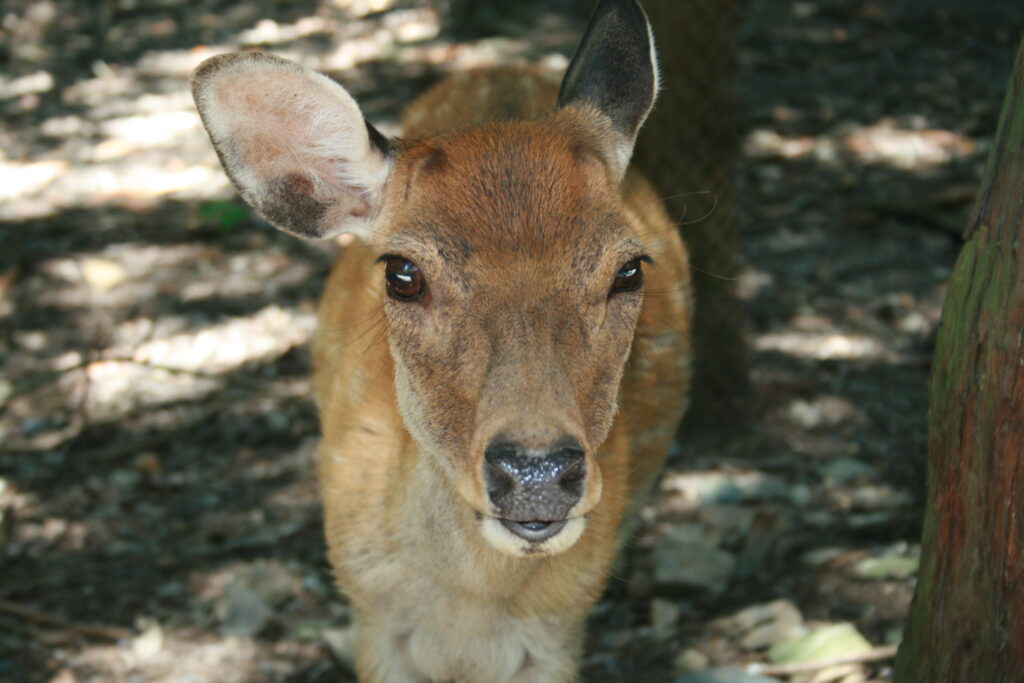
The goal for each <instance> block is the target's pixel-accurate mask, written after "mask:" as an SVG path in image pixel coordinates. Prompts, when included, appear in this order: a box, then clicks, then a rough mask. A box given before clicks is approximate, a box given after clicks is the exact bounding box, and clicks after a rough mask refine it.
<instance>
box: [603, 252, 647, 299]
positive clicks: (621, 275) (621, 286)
mask: <svg viewBox="0 0 1024 683" xmlns="http://www.w3.org/2000/svg"><path fill="white" fill-rule="evenodd" d="M643 260H644V258H643V257H639V258H635V259H633V260H631V261H627V262H626V263H624V264H623V266H622V267H621V268H619V272H617V273H615V280H614V281H613V282H612V290H611V291H610V292H609V293H608V296H612V295H614V294H619V293H620V292H634V291H636V290H638V289H640V286H641V285H643V283H644V271H643V267H642V266H641V265H640V262H641V261H643Z"/></svg>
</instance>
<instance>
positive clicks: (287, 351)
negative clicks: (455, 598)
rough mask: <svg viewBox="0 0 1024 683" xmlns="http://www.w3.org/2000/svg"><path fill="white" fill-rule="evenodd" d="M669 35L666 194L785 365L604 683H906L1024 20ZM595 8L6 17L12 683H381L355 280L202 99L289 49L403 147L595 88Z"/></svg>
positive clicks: (683, 493) (743, 12) (3, 225)
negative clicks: (978, 210) (321, 463)
mask: <svg viewBox="0 0 1024 683" xmlns="http://www.w3.org/2000/svg"><path fill="white" fill-rule="evenodd" d="M651 4H652V8H651V9H652V17H654V19H655V30H656V32H657V35H658V40H659V41H660V42H661V44H662V46H663V48H662V49H663V54H665V55H666V56H667V57H668V58H669V61H670V62H671V63H672V64H673V65H674V66H673V70H672V71H671V73H668V74H667V75H666V79H667V80H666V82H667V85H668V86H670V87H669V90H668V92H667V93H666V96H665V99H663V101H662V104H661V105H660V107H659V109H658V110H657V111H656V113H655V117H660V118H656V119H655V120H652V123H651V125H650V126H649V127H648V130H647V131H646V133H647V135H648V137H647V138H644V139H643V140H642V141H641V143H640V146H641V147H640V160H641V161H645V160H647V161H650V162H651V163H652V164H655V165H657V169H655V171H654V173H653V174H652V175H653V176H655V179H656V180H657V181H658V183H659V190H660V191H661V192H662V193H663V194H664V195H665V197H666V202H667V205H668V206H669V207H670V210H671V211H672V213H673V215H674V217H676V218H677V219H678V220H679V221H680V224H681V228H680V229H681V230H682V231H683V234H684V236H687V238H688V239H691V240H692V241H693V242H694V243H697V242H698V241H700V240H702V239H705V237H706V236H707V233H708V232H710V233H711V234H712V235H713V234H715V231H720V232H721V235H722V239H721V240H720V242H722V243H724V244H726V245H728V248H727V249H726V253H725V254H724V255H721V254H720V255H719V256H718V257H717V258H718V260H717V261H716V260H715V259H714V258H712V259H711V260H709V261H707V262H700V263H698V268H699V270H698V272H697V274H696V277H697V279H698V287H703V288H708V289H709V291H711V290H713V289H714V288H715V284H714V283H715V282H719V283H726V285H725V286H724V288H725V289H726V290H728V291H726V292H725V294H723V295H721V296H719V295H718V294H713V295H711V296H709V298H708V299H706V302H705V303H704V305H705V311H712V312H714V311H717V313H714V316H713V317H715V319H716V320H718V321H719V323H709V324H708V326H707V329H712V328H713V329H715V330H717V328H716V327H714V325H715V324H724V326H725V327H726V328H729V329H726V330H725V332H723V333H722V334H725V335H726V336H728V335H730V334H731V335H734V337H735V335H736V333H737V331H739V330H745V333H746V338H747V341H748V343H749V347H748V348H749V350H748V351H747V352H746V354H743V353H742V352H740V353H739V356H742V357H739V356H737V357H735V358H732V357H727V363H726V365H727V366H728V367H734V368H739V369H740V371H737V372H734V374H733V376H732V377H731V378H730V376H729V374H728V372H726V373H724V374H722V373H719V375H718V377H719V380H718V382H719V383H718V385H717V386H718V390H717V393H716V392H715V391H711V392H710V393H707V392H706V393H705V394H704V395H701V394H698V396H697V398H696V401H698V405H697V410H696V411H695V415H696V416H700V417H701V418H702V419H699V420H697V419H695V420H691V424H690V425H689V427H688V429H687V430H685V431H684V432H683V435H682V437H681V438H680V441H679V444H678V447H677V448H676V449H675V450H674V452H673V453H672V455H671V458H670V461H669V465H668V468H667V471H666V473H665V476H664V478H663V480H662V483H661V485H660V487H659V489H658V491H657V492H656V494H655V496H654V497H653V498H652V500H651V503H650V505H648V506H647V508H645V510H644V511H643V518H642V520H641V524H640V527H639V533H638V534H637V536H636V538H635V539H634V540H633V542H632V543H631V544H630V546H629V547H628V549H627V553H626V557H625V558H623V560H622V561H621V562H620V563H619V565H618V569H617V570H616V577H615V580H614V581H613V583H612V585H611V587H610V589H609V591H608V594H607V595H606V596H605V598H604V599H603V600H602V601H601V602H600V604H599V605H598V607H597V609H596V610H595V612H594V614H593V616H592V618H591V621H590V625H589V631H588V645H587V653H586V658H585V664H584V670H583V680H585V681H645V682H646V681H651V682H659V681H671V682H679V683H682V682H685V683H701V682H704V683H709V682H710V683H714V682H715V681H719V682H724V681H740V682H741V683H742V682H743V681H749V682H750V683H754V682H756V681H761V682H762V683H763V682H764V681H772V680H778V681H795V682H803V683H827V682H828V681H841V682H843V683H863V682H865V681H887V680H889V677H890V673H891V671H890V666H891V662H892V660H891V657H892V652H893V650H894V647H893V646H894V645H895V644H897V643H898V642H899V640H900V637H901V625H902V619H903V616H904V614H905V612H906V610H907V608H908V606H909V602H910V598H911V596H912V594H913V585H914V574H915V571H916V568H917V553H918V536H919V533H920V522H921V508H922V504H923V481H924V480H923V474H924V465H925V433H924V415H925V411H926V408H927V376H928V370H929V358H930V354H931V348H932V342H933V338H934V335H935V331H936V326H937V323H938V319H939V314H940V308H941V304H942V298H943V292H944V286H945V282H946V280H947V278H948V277H949V274H950V272H951V269H952V265H953V262H954V259H955V257H956V254H957V251H958V248H959V245H960V232H961V230H962V228H963V227H964V225H965V222H966V218H967V213H968V210H969V208H970V205H971V202H972V201H973V198H974V194H975V192H976V190H977V186H978V182H979V176H980V172H981V168H982V166H983V164H984V161H985V158H986V154H987V151H988V147H989V145H990V143H991V139H992V137H993V135H994V133H995V126H996V122H997V116H998V111H999V107H1000V104H1001V101H1002V97H1003V93H1004V90H1005V85H1006V81H1007V78H1008V76H1009V70H1010V67H1011V62H1012V58H1013V55H1014V53H1015V50H1016V47H1017V41H1018V40H1019V39H1020V35H1021V29H1022V26H1024V16H1022V13H1021V7H1020V4H1019V1H1018V0H989V1H988V2H986V3H976V2H968V1H967V0H933V1H932V2H929V3H921V2H915V1H913V0H905V1H898V0H889V1H884V0H820V1H812V0H805V1H790V0H741V1H740V2H736V3H734V2H707V1H704V0H692V1H690V2H685V3H684V2H679V3H678V4H673V3H665V2H659V1H658V0H652V2H651ZM654 5H657V7H654ZM590 6H591V3H590V2H587V1H586V0H546V1H544V2H541V1H536V0H525V1H521V2H513V1H512V0H491V1H487V0H447V1H446V2H428V1H427V0H294V1H283V0H259V1H255V0H254V1H250V2H227V1H222V0H150V1H148V2H141V1H140V0H102V1H98V2H72V1H71V0H42V1H35V2H28V1H26V0H7V1H6V2H5V3H4V5H3V6H2V8H0V65H2V68H0V112H2V122H0V680H3V681H18V682H20V681H50V682H52V683H73V682H75V681H131V682H136V681H137V682H140V683H142V682H149V681H175V682H182V683H185V682H189V683H204V682H207V681H209V682H218V683H228V682H232V681H268V682H269V681H293V682H296V683H298V682H313V681H317V682H319V681H324V682H326V681H346V680H354V677H353V676H352V674H351V669H350V666H351V664H350V642H351V629H350V628H349V620H350V615H349V610H348V608H347V607H346V604H345V601H344V599H343V598H342V597H340V596H339V595H338V593H337V591H336V590H335V589H334V587H333V586H332V583H331V578H330V574H329V571H328V568H327V564H326V560H325V557H324V547H323V543H322V539H321V532H320V511H319V504H318V501H317V496H316V487H315V482H314V480H313V475H312V472H311V457H312V453H313V452H314V450H315V446H316V442H317V421H316V414H315V410H314V408H313V406H312V404H311V402H310V400H309V395H310V381H309V372H310V363H309V355H308V351H307V349H306V342H307V341H308V340H309V337H310V334H311V332H312V330H313V327H314V323H315V307H316V301H317V297H318V294H319V291H320V289H321V287H322V282H323V278H324V275H325V274H326V272H327V270H328V268H329V267H330V264H331V261H332V251H331V248H330V247H328V246H323V245H313V244H309V243H304V242H301V241H298V240H295V239H291V238H288V237H286V236H284V235H281V234H279V233H277V232H275V231H274V230H272V229H271V228H270V227H268V226H267V225H266V224H265V223H263V222H262V221H261V220H259V219H258V218H256V217H254V216H253V215H252V214H251V213H250V212H249V211H248V210H247V209H246V208H245V206H243V205H242V204H241V203H240V202H239V201H238V199H237V197H236V196H235V194H234V192H233V190H232V188H231V187H230V185H229V183H228V181H227V179H226V178H225V176H224V174H223V172H222V171H221V169H220V166H219V164H218V162H217V159H216V156H215V154H214V152H213V149H212V148H211V146H210V144H209V142H208V139H207V137H206V135H205V133H204V132H203V131H202V128H201V125H200V123H199V118H198V116H197V115H196V113H195V110H194V108H193V105H192V100H191V97H190V95H189V91H188V77H189V73H190V72H191V70H192V69H193V68H194V67H195V66H196V65H197V64H198V63H199V62H200V61H202V60H203V59H205V58H206V57H208V56H210V55H212V54H215V53H218V52H223V51H230V50H237V49H265V50H272V51H274V52H275V53H277V54H280V55H283V56H285V57H289V58H292V59H295V60H298V61H301V62H302V63H304V64H306V65H308V66H310V67H312V68H315V69H319V70H322V71H325V72H327V73H329V74H331V75H332V76H334V77H336V78H337V79H338V80H340V81H341V82H343V83H344V85H345V86H346V87H347V88H348V89H349V90H350V91H351V92H352V93H353V94H354V95H355V96H356V98H357V99H358V100H359V101H360V103H361V105H362V106H363V109H364V111H365V113H366V114H367V116H368V117H369V118H370V119H371V121H372V122H373V123H374V124H375V125H376V126H378V127H379V128H380V129H381V130H382V131H384V132H385V133H387V134H392V135H394V134H398V133H399V131H398V128H397V123H396V122H397V118H398V113H399V111H400V108H401V106H402V104H403V103H404V102H407V101H408V100H409V99H410V98H411V97H413V96H414V95H415V94H416V93H418V92H420V91H421V90H423V89H424V88H425V87H426V86H428V85H429V84H431V83H433V82H435V81H436V80H437V79H439V78H441V77H443V76H444V75H445V74H448V73H451V72H453V71H458V70H461V69H466V68H471V67H475V66H482V65H488V64H498V63H518V62H542V63H545V64H547V65H548V66H550V67H552V68H564V66H565V65H566V64H567V63H568V57H569V56H571V53H572V50H573V49H574V48H575V45H576V43H577V41H578V39H579V37H580V35H581V32H582V28H583V25H584V23H585V20H586V16H587V13H588V12H589V9H590ZM666 8H667V9H666ZM677 10H678V11H677ZM680 64H686V67H685V68H682V67H680V66H679V65H680ZM688 84H689V85H688ZM680 135H681V136H682V137H681V138H680V137H679V136H680ZM687 136H688V137H687ZM659 148H660V149H661V150H663V151H664V150H667V151H668V152H669V153H670V156H671V160H670V161H657V154H656V151H657V150H658V149H659ZM652 150H653V151H652ZM652 160H654V161H652ZM670 164H675V166H674V167H673V168H674V169H675V170H674V171H672V172H671V173H669V172H666V171H665V169H667V168H669V166H670ZM658 169H660V170H658ZM701 231H704V235H703V236H702V234H701ZM737 234H738V235H739V240H738V244H739V246H738V251H734V246H733V245H734V242H735V241H736V235H737ZM723 264H724V265H723ZM723 297H724V298H723ZM722 302H725V303H722ZM722 321H725V322H724V323H722ZM713 334H718V332H717V331H716V332H714V333H713ZM730 344H732V342H730V341H729V340H728V339H723V341H722V342H721V344H720V346H721V347H722V348H723V349H724V350H726V351H728V347H730ZM714 346H715V344H714V339H713V338H712V343H711V344H710V347H711V348H714ZM730 353H735V351H732V352H730ZM714 363H715V359H714V358H711V357H707V358H702V359H701V360H700V365H699V368H698V369H699V370H700V371H701V372H704V369H705V367H709V368H710V367H713V366H714ZM705 364H706V365H705ZM748 364H749V382H748V381H747V379H746V377H747V376H746V373H745V372H744V371H743V368H745V367H747V365H748ZM722 377H725V378H726V379H725V381H724V384H723V381H722V379H721V378H722ZM708 386H712V387H713V386H716V385H715V383H714V381H712V382H710V383H709V384H708ZM730 387H734V388H735V391H734V392H731V391H730ZM733 399H735V400H733ZM694 422H696V423H697V424H693V423H694ZM837 656H843V657H853V658H855V659H857V660H859V661H856V662H852V663H846V664H839V665H832V666H823V665H821V664H820V661H821V660H822V659H829V658H834V657H837ZM728 667H731V669H729V668H728Z"/></svg>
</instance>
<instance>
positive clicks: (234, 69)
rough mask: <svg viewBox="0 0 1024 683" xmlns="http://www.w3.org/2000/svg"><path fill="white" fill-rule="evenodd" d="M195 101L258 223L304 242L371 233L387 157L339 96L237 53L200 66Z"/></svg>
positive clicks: (272, 62)
mask: <svg viewBox="0 0 1024 683" xmlns="http://www.w3.org/2000/svg"><path fill="white" fill-rule="evenodd" d="M192 96H193V97H194V98H195V101H196V106H197V107H198V109H199V115H200V117H201V118H202V120H203V125H204V126H205V127H206V131H207V132H208V133H209V134H210V140H212V141H213V146H214V148H215V149H216V150H217V154H218V156H219V157H220V161H221V163H222V164H223V165H224V170H225V171H227V174H228V177H229V178H231V181H232V182H233V183H234V184H235V187H236V188H238V191H239V193H241V195H242V197H243V198H244V199H245V200H246V201H247V202H248V203H249V205H250V206H252V207H253V208H254V209H256V211H258V212H259V213H260V214H261V215H262V216H263V217H264V218H266V219H267V220H268V221H270V222H271V223H273V224H274V225H275V226H277V227H278V228H280V229H281V230H284V231H285V232H290V233H292V234H294V235H298V236H300V237H311V238H317V239H323V238H327V237H333V236H335V235H338V234H340V233H343V232H348V233H354V234H361V235H365V234H366V233H367V232H368V231H369V228H370V223H371V221H372V219H373V216H374V215H375V214H376V212H377V210H378V209H379V208H380V201H381V194H382V189H383V186H384V182H385V181H386V180H387V177H388V174H389V173H390V171H391V161H392V155H393V152H392V148H391V145H390V143H389V142H388V141H387V139H386V138H384V136H382V135H381V134H380V133H378V132H377V131H376V130H375V129H374V128H373V127H372V126H371V125H370V124H369V123H368V122H367V121H366V120H365V119H364V118H363V115H362V113H361V112H360V111H359V106H358V105H357V104H356V101H355V100H354V99H352V96H351V95H349V94H348V93H347V92H346V91H345V89H344V88H342V87H341V86H340V85H338V84H337V83H335V82H334V81H332V80H331V79H329V78H327V77H326V76H324V75H323V74H319V73H317V72H315V71H312V70H310V69H307V68H305V67H304V66H301V65H299V64H296V63H295V62H291V61H288V60H286V59H281V58H280V57H274V56H272V55H268V54H263V53H259V52H239V53H234V54H227V55H219V56H216V57H212V58H210V59H207V60H206V61H205V62H203V63H202V64H200V65H199V68H197V69H196V71H195V73H194V74H193V76H192Z"/></svg>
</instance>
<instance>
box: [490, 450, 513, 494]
mask: <svg viewBox="0 0 1024 683" xmlns="http://www.w3.org/2000/svg"><path fill="white" fill-rule="evenodd" d="M485 480H486V481H487V495H488V496H489V497H490V499H491V500H492V501H494V502H497V501H499V500H502V499H503V498H506V497H507V496H508V495H509V494H510V493H511V492H512V489H514V488H515V485H516V481H515V478H514V477H513V476H512V474H510V473H509V472H507V471H506V470H505V469H504V468H503V467H502V466H501V465H500V464H495V462H492V460H491V458H490V457H488V458H487V476H486V477H485Z"/></svg>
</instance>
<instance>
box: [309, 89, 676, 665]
mask: <svg viewBox="0 0 1024 683" xmlns="http://www.w3.org/2000/svg"><path fill="white" fill-rule="evenodd" d="M556 92H557V78H556V79H552V78H550V77H547V76H545V75H543V74H541V73H540V72H537V71H530V70H492V71H479V72H471V73H468V74H462V75H459V76H456V77H454V78H452V79H450V80H449V81H447V82H445V83H443V84H441V85H439V86H438V87H436V88H435V89H434V90H432V91H431V92H429V93H427V94H426V95H424V96H423V97H422V98H421V99H419V100H418V101H417V102H414V103H413V104H412V105H411V106H410V107H409V109H408V111H407V112H406V114H405V117H404V123H405V126H406V130H405V134H406V141H405V142H403V143H401V145H400V147H399V151H398V154H397V156H396V158H395V161H394V171H393V173H392V175H391V176H390V178H389V180H388V182H387V184H386V186H385V188H384V195H383V196H384V198H383V202H382V204H381V209H380V213H379V215H378V216H376V218H375V220H374V229H373V231H372V232H371V235H370V241H369V242H361V241H357V242H355V243H354V244H353V245H352V246H350V247H348V248H346V249H344V251H343V253H342V254H341V256H340V258H339V259H338V263H337V265H336V266H335V268H334V269H333V271H332V273H331V275H330V278H329V280H328V283H327V287H326V291H325V293H324V297H323V301H322V304H321V309H320V328H319V332H318V334H317V336H316V340H315V343H314V356H315V363H316V376H315V380H316V394H317V401H318V405H319V408H320V411H321V418H322V424H323V442H322V445H321V447H320V452H319V460H318V463H319V476H320V482H321V488H322V493H323V500H324V505H325V514H326V535H327V541H328V545H329V552H330V560H331V563H332V565H333V566H334V569H335V571H336V574H337V577H338V580H339V582H340V585H341V586H342V588H343V590H344V592H345V593H346V594H347V595H348V596H349V598H350V599H351V601H352V604H353V606H354V608H355V610H356V613H357V624H358V638H357V647H356V660H357V668H358V671H359V676H360V680H361V681H365V682H367V683H375V682H380V683H384V682H387V683H398V682H406V681H409V682H412V681H455V680H461V681H466V682H467V683H492V682H493V683H499V682H511V681H524V682H525V681H538V682H540V681H551V682H564V681H570V680H573V679H574V677H575V672H576V670H577V667H578V662H579V658H580V655H581V648H582V645H581V642H582V630H583V624H584V620H585V617H586V615H587V613H588V612H589V611H590V609H591V607H592V606H593V604H594V602H595V601H596V600H597V598H598V597H599V595H600V593H601V591H602V589H603V588H604V586H605V583H606V580H607V576H608V572H609V568H610V565H611V563H612V560H613V558H614V555H615V552H616V547H617V542H618V541H617V537H618V534H619V531H620V528H621V526H622V523H623V518H624V516H625V515H626V514H627V511H628V510H629V509H630V508H631V506H632V507H635V506H636V505H637V504H638V501H640V500H642V496H643V495H644V494H645V493H646V491H647V489H648V488H649V486H650V484H651V482H652V481H653V479H654V477H655V476H656V474H657V472H658V470H659V468H660V466H661V463H662V461H663V459H664V457H665V455H666V453H667V451H668V449H669V447H670V445H671V443H672V439H673V436H674V431H675V427H676V424H677V422H678V419H679V418H680V417H681V415H682V413H683V410H684V408H685V403H686V390H687V386H688V381H689V360H690V346H689V336H690V335H689V333H690V329H689V325H690V311H691V308H692V303H691V301H690V287H689V272H688V267H687V262H686V254H685V250H684V248H683V245H682V243H681V241H680V239H679V237H678V234H677V231H676V229H675V226H674V225H673V224H672V223H671V221H670V220H669V219H668V217H667V216H666V215H665V213H664V211H663V210H662V208H661V202H660V200H659V197H658V196H657V195H656V194H655V193H654V192H653V191H652V189H651V188H650V187H649V186H648V184H647V183H646V182H645V181H644V180H643V179H642V178H641V177H640V176H639V175H638V174H636V173H635V172H633V171H628V172H627V174H626V176H625V178H624V179H623V180H622V181H621V183H620V182H619V181H618V179H617V177H616V174H615V173H614V171H613V170H609V168H610V167H611V166H612V158H613V157H614V156H615V154H617V152H616V150H615V149H610V148H611V147H613V146H614V145H615V144H616V141H615V136H614V135H613V134H612V132H611V131H610V130H609V129H608V126H607V123H606V122H605V120H604V119H603V118H602V117H601V116H599V115H597V114H596V113H595V112H592V111H590V110H588V109H587V108H586V107H582V106H572V107H566V108H563V109H561V110H553V104H554V98H555V94H556ZM549 112H552V113H549ZM637 249H641V250H642V251H644V252H645V253H647V254H649V255H650V256H651V257H652V258H653V259H654V260H655V261H656V265H654V266H651V267H648V266H645V276H646V277H645V285H644V292H645V293H644V294H643V296H642V302H641V297H640V296H639V295H638V296H637V297H635V299H629V300H622V301H615V302H614V303H613V302H612V301H611V300H610V299H608V298H607V291H608V285H609V284H610V282H611V280H612V277H613V276H614V273H615V272H616V269H618V268H619V267H621V265H622V262H623V261H624V260H625V259H626V258H627V257H628V256H630V255H631V254H632V253H633V252H634V251H635V250H637ZM396 252H397V253H400V254H401V255H402V256H405V257H407V258H410V259H413V260H415V262H416V263H417V264H418V265H419V266H420V267H421V269H422V271H423V272H424V274H425V276H426V280H427V282H428V287H430V296H431V297H432V299H431V300H430V302H428V304H427V305H425V306H417V305H410V304H402V303H395V302H389V301H388V300H387V298H386V297H385V294H384V288H383V266H382V265H380V264H378V263H376V262H375V260H376V258H377V256H378V255H380V254H381V253H396ZM442 310H443V314H442V313H440V311H442ZM435 313H436V315H435ZM623 361H625V363H624V364H623ZM499 430H512V431H514V432H515V433H516V434H518V435H519V436H520V437H521V438H522V439H525V440H529V439H537V440H538V441H543V439H545V438H548V437H549V436H550V434H551V433H554V432H557V431H558V430H562V431H567V432H569V433H571V434H573V435H574V436H575V437H577V438H578V439H579V440H580V442H581V443H582V444H584V445H585V446H586V451H587V456H586V457H587V466H588V482H587V491H586V494H585V495H584V496H583V499H582V500H581V501H580V503H579V504H578V506H577V507H576V508H574V512H573V516H574V517H575V518H576V519H578V520H579V522H578V523H579V528H580V529H581V530H582V535H581V536H580V537H579V539H578V540H577V541H576V542H575V543H571V544H570V545H569V547H566V548H561V547H554V546H550V547H548V546H545V548H543V549H541V550H540V551H539V552H518V551H517V548H516V547H511V546H510V547H504V548H499V547H496V545H495V543H496V542H495V541H494V540H493V539H490V540H489V539H488V538H485V535H484V533H483V532H482V530H481V525H482V523H483V522H482V520H486V518H487V515H488V512H489V505H488V501H487V495H486V492H485V490H484V485H483V483H482V467H481V462H482V457H483V456H482V450H483V448H484V446H485V445H486V442H487V440H488V439H489V438H491V437H492V436H493V435H494V433H495V432H496V431H499ZM414 437H415V438H414ZM564 533H566V532H563V534H564Z"/></svg>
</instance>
